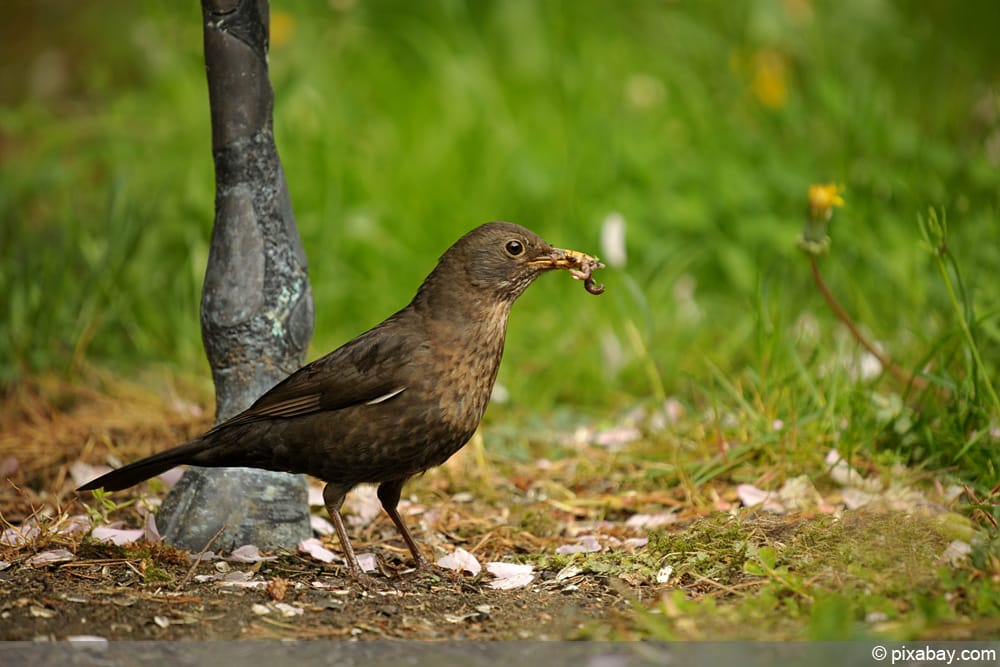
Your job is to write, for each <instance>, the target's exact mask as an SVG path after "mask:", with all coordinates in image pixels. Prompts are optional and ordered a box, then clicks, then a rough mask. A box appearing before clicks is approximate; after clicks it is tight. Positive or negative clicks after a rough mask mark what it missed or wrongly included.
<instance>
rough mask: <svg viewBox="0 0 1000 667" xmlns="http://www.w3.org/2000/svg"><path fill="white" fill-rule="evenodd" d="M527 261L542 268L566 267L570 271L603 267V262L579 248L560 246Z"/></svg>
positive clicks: (586, 270)
mask: <svg viewBox="0 0 1000 667" xmlns="http://www.w3.org/2000/svg"><path fill="white" fill-rule="evenodd" d="M528 263H529V264H531V265H532V266H537V267H539V268H543V269H567V270H569V271H571V272H572V271H574V270H576V271H584V272H589V271H593V270H595V269H603V268H604V264H602V263H601V260H599V259H598V258H596V257H591V256H590V255H588V254H586V253H582V252H580V251H579V250H563V249H562V248H552V249H551V250H550V251H549V252H547V253H545V254H544V255H539V256H538V257H536V258H535V259H533V260H531V261H530V262H528Z"/></svg>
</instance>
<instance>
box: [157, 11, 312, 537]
mask: <svg viewBox="0 0 1000 667" xmlns="http://www.w3.org/2000/svg"><path fill="white" fill-rule="evenodd" d="M202 12H203V17H204V31H205V67H206V71H207V73H208V93H209V104H210V107H211V117H212V154H213V156H214V159H215V180H216V196H215V224H214V227H213V229H212V245H211V250H210V252H209V258H208V268H207V270H206V272H205V286H204V292H203V294H202V300H201V330H202V339H203V341H204V344H205V350H206V352H207V354H208V360H209V363H210V364H211V366H212V377H213V379H214V381H215V399H216V421H217V422H218V421H222V420H224V419H227V418H229V417H231V416H233V415H235V414H237V413H239V412H241V411H242V410H244V409H245V408H247V407H249V406H250V404H251V403H253V401H254V400H255V399H256V398H257V397H258V396H260V395H261V394H263V393H264V392H265V391H267V390H268V389H270V388H271V387H272V386H274V385H275V384H277V383H278V382H279V381H281V380H282V379H284V378H285V377H286V376H287V375H288V374H289V373H291V372H292V371H294V370H295V369H297V368H298V367H299V366H301V365H302V364H303V362H304V361H305V353H306V349H307V346H308V344H309V339H310V337H311V336H312V328H313V302H312V293H311V291H310V289H309V280H308V274H307V270H306V257H305V252H304V251H303V249H302V242H301V240H300V239H299V235H298V231H297V229H296V227H295V218H294V215H293V213H292V205H291V200H290V199H289V196H288V187H287V185H286V183H285V176H284V172H283V171H282V168H281V162H280V160H279V158H278V151H277V149H276V147H275V144H274V135H273V126H272V110H273V106H274V92H273V90H272V89H271V84H270V81H269V79H268V67H267V51H268V15H269V10H268V1H267V0H202ZM157 522H158V524H159V527H160V531H161V533H162V534H163V536H164V539H166V540H167V542H169V543H171V544H174V545H176V546H180V547H183V548H188V549H201V548H203V547H204V546H205V544H206V543H208V542H209V540H212V538H213V537H215V541H214V542H213V543H212V548H213V549H214V550H217V551H218V550H230V549H233V548H235V547H237V546H241V545H243V544H256V545H258V546H260V547H282V546H283V547H290V546H294V545H295V544H297V543H298V542H299V541H300V540H302V539H305V538H306V537H309V536H310V534H311V533H310V528H309V507H308V502H307V495H306V484H305V479H304V478H303V477H302V476H299V475H288V474H284V473H274V472H267V471H264V470H254V469H250V468H215V469H210V468H190V469H189V470H188V471H187V472H186V473H185V474H184V476H183V477H182V478H181V480H180V482H178V484H177V485H176V486H175V487H174V488H173V489H172V490H171V492H170V494H169V495H168V496H167V498H166V499H165V500H164V501H163V506H162V507H161V509H160V512H159V514H158V516H157ZM220 530H221V531H222V532H221V533H220V532H219V531H220ZM217 533H218V537H216V534H217Z"/></svg>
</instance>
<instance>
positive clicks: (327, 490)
mask: <svg viewBox="0 0 1000 667" xmlns="http://www.w3.org/2000/svg"><path fill="white" fill-rule="evenodd" d="M345 497H347V491H345V490H344V489H343V487H340V486H334V485H333V484H327V485H326V486H325V487H324V488H323V502H324V503H325V504H326V511H327V513H328V514H329V515H330V520H331V521H333V527H334V528H335V529H336V531H337V537H338V538H339V539H340V548H341V549H342V550H343V552H344V560H345V561H346V562H347V569H348V570H350V571H351V576H352V577H354V578H355V579H357V580H358V581H360V582H361V583H367V582H368V575H366V574H365V573H364V571H363V570H362V569H361V564H360V563H358V557H357V556H355V555H354V548H353V547H351V541H350V540H349V539H348V538H347V529H346V528H345V527H344V519H343V517H341V516H340V508H341V506H343V504H344V498H345Z"/></svg>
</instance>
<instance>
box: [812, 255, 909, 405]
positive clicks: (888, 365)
mask: <svg viewBox="0 0 1000 667" xmlns="http://www.w3.org/2000/svg"><path fill="white" fill-rule="evenodd" d="M809 266H810V267H811V268H812V275H813V280H814V281H816V286H817V287H818V288H819V291H820V293H821V294H822V295H823V298H824V299H826V303H827V305H828V306H830V309H831V310H832V311H833V313H834V315H836V316H837V318H838V319H839V320H840V321H841V322H843V323H844V326H846V327H847V330H848V331H850V332H851V335H852V336H854V339H855V340H856V341H858V343H860V345H861V347H863V348H865V349H866V350H868V352H870V353H871V354H872V356H874V357H875V358H876V359H878V362H879V363H880V364H881V365H882V368H884V369H885V370H887V371H889V373H891V374H892V376H893V377H894V378H896V379H897V380H899V381H900V382H902V383H903V384H906V385H911V386H914V387H916V388H917V389H921V390H923V389H927V387H928V383H927V380H926V379H925V378H922V377H920V376H919V375H913V374H911V373H909V372H907V371H906V369H904V368H903V367H901V366H899V365H898V364H896V363H895V362H894V361H893V360H892V359H890V358H889V357H887V356H886V355H885V353H884V352H882V351H881V350H879V349H878V348H877V347H875V345H874V344H873V343H872V342H871V341H870V340H868V338H866V337H865V335H864V334H863V333H861V330H860V329H858V325H857V324H855V323H854V320H853V319H851V316H850V315H848V314H847V311H846V310H844V307H843V306H841V305H840V302H839V301H837V298H836V297H835V296H834V295H833V292H831V291H830V288H829V287H827V285H826V281H824V280H823V276H822V275H821V274H820V272H819V264H817V262H816V257H815V256H814V255H810V256H809Z"/></svg>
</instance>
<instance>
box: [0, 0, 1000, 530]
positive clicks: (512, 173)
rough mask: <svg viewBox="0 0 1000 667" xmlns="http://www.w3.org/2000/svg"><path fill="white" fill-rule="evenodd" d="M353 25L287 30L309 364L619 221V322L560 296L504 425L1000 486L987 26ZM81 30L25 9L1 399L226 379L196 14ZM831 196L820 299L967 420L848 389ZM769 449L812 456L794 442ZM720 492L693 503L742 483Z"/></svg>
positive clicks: (626, 16)
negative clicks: (534, 421) (433, 273)
mask: <svg viewBox="0 0 1000 667" xmlns="http://www.w3.org/2000/svg"><path fill="white" fill-rule="evenodd" d="M336 4H337V3H333V5H336ZM341 4H345V5H349V8H348V9H346V10H341V9H332V8H331V6H332V5H331V3H322V2H314V1H313V0H297V1H291V0H289V1H287V2H276V3H274V6H273V7H272V11H273V12H276V13H277V12H282V13H284V16H283V17H282V18H283V19H284V18H291V20H292V32H291V34H290V37H289V38H288V39H286V40H282V39H277V38H276V39H275V43H274V45H273V47H272V50H271V57H270V62H271V68H272V80H273V84H274V88H275V92H276V109H275V134H276V137H277V142H278V145H279V150H280V151H281V154H282V158H283V161H284V165H285V170H286V172H287V176H288V181H289V184H290V190H291V194H292V198H293V202H294V205H295V210H296V214H297V219H298V224H299V228H300V231H301V234H302V237H303V240H304V243H305V247H306V251H307V253H308V256H309V258H310V274H311V280H312V284H313V290H314V294H315V298H316V311H317V317H316V325H317V326H316V335H315V338H314V344H313V354H312V356H317V355H319V354H320V353H322V352H325V351H327V350H329V349H331V348H332V347H334V346H336V345H338V344H340V343H341V342H343V341H345V340H347V339H348V338H350V337H351V336H353V335H355V334H357V333H359V332H360V331H363V330H364V329H366V328H367V327H369V326H371V325H373V324H375V323H376V322H378V321H380V320H381V319H382V318H383V317H385V316H386V315H388V314H390V313H391V312H394V311H395V310H396V309H397V308H398V307H400V306H401V305H403V304H404V303H405V302H406V301H407V300H408V299H409V298H410V297H411V295H412V293H413V291H414V290H415V288H416V286H417V284H418V283H419V281H420V280H421V279H422V277H423V276H424V275H425V274H426V273H427V272H428V271H429V270H430V269H431V268H432V266H433V264H434V261H435V259H436V258H437V256H438V255H439V254H440V253H441V251H442V250H443V249H444V248H445V247H446V246H447V245H448V244H449V243H451V242H452V241H453V240H454V239H455V238H457V237H458V236H459V235H460V234H461V233H463V232H464V231H466V230H468V229H469V228H471V227H473V226H475V225H477V224H479V223H481V222H484V221H487V220H491V219H509V220H514V221H517V222H520V223H523V224H525V225H527V226H529V227H531V228H533V229H535V230H536V231H538V232H539V233H541V234H542V235H543V236H544V237H546V238H547V239H548V240H550V241H551V242H553V243H555V244H557V245H562V246H567V247H573V248H578V249H580V250H584V251H588V252H596V253H598V254H600V253H601V248H600V244H599V235H600V227H601V223H602V220H603V219H604V218H605V217H606V216H607V215H608V214H609V213H611V212H614V211H617V212H620V213H622V214H623V215H624V217H625V219H626V220H627V222H628V227H627V230H628V249H629V258H628V263H627V265H626V266H625V267H622V268H614V269H609V270H607V271H606V272H604V275H603V276H601V279H602V280H603V282H605V283H606V284H607V285H608V291H607V293H606V294H605V295H604V296H602V297H600V298H593V297H590V296H588V295H586V294H585V293H584V291H583V290H582V289H580V287H579V285H577V284H575V283H571V281H569V280H567V279H566V277H565V276H547V277H545V278H544V279H542V280H541V281H539V284H538V285H536V286H534V287H533V288H532V289H531V290H529V292H528V293H527V294H526V295H525V296H524V297H523V299H522V301H521V302H520V303H519V304H518V305H517V307H516V308H515V310H514V313H513V317H512V323H511V329H510V335H509V339H508V346H507V354H506V360H505V364H504V367H503V369H502V370H501V376H500V381H501V382H502V383H504V385H505V386H506V387H507V388H508V389H509V390H510V394H511V399H510V403H509V404H508V405H507V406H505V407H502V408H494V410H493V411H492V415H493V416H494V417H495V416H497V415H498V414H502V415H503V416H504V417H505V418H510V417H511V416H517V415H530V414H532V413H537V412H539V411H544V410H551V409H552V408H554V407H555V406H560V405H571V406H575V408H576V409H578V410H582V411H586V412H588V413H589V414H593V415H609V414H612V413H615V412H617V411H619V410H621V409H624V408H626V407H628V406H631V405H633V404H634V403H636V402H638V401H641V400H644V399H645V398H646V397H650V396H657V395H661V394H662V395H669V396H679V397H680V398H681V400H682V402H684V403H685V404H687V405H688V407H689V408H690V409H691V410H694V411H698V412H704V413H705V414H706V415H710V416H711V418H712V419H716V420H718V422H719V424H718V427H719V429H720V430H723V431H726V430H728V431H732V432H733V434H732V435H733V436H734V437H736V436H752V437H751V438H750V440H749V441H748V442H746V443H744V444H743V445H742V449H741V450H740V451H741V457H740V460H741V462H742V465H748V466H752V465H760V464H773V463H774V461H775V460H776V459H777V458H781V459H783V460H787V461H791V462H792V465H793V466H794V465H800V466H804V465H808V462H811V461H815V460H816V459H817V458H821V457H822V454H823V452H822V451H821V450H824V448H825V446H826V445H827V444H828V443H830V442H833V441H840V442H843V443H847V444H846V446H845V447H844V448H845V449H852V450H855V449H856V450H863V451H865V452H866V453H867V454H869V455H871V456H873V457H876V458H878V457H884V459H885V460H886V461H887V462H889V461H892V460H900V461H905V462H909V463H914V464H917V465H922V466H926V467H928V468H931V469H935V470H941V469H945V470H948V471H950V472H952V473H954V474H956V475H957V476H958V477H959V478H960V479H962V480H965V481H968V482H970V483H972V484H973V485H974V486H975V487H976V488H978V489H979V490H980V491H985V490H988V489H989V488H991V487H993V486H994V485H995V484H996V483H997V482H998V481H1000V473H998V470H997V460H996V459H997V457H996V455H995V451H996V448H997V446H998V445H997V440H998V436H997V433H996V429H997V428H998V423H997V420H998V418H1000V416H998V415H997V412H996V409H995V406H993V405H992V403H991V401H990V399H989V396H988V392H987V391H986V390H985V385H984V384H983V379H984V378H995V377H997V370H998V352H997V350H1000V346H998V345H997V342H998V338H1000V329H998V325H997V322H998V320H997V312H998V311H997V306H998V303H1000V299H998V295H1000V287H998V286H997V283H996V281H995V280H994V279H993V273H994V272H995V267H996V266H997V265H998V264H1000V244H998V243H997V242H996V241H997V239H998V238H1000V222H998V217H997V214H996V210H997V204H998V199H997V198H998V194H997V193H998V190H997V188H996V163H997V162H998V161H1000V155H998V149H997V137H998V136H1000V97H998V93H997V79H996V72H995V63H996V62H997V59H998V57H1000V45H998V43H997V41H996V40H995V39H994V38H993V36H992V33H990V31H989V30H990V29H989V26H994V25H997V22H998V21H1000V6H998V5H997V4H996V3H995V2H989V1H987V0H983V1H981V2H966V3H962V5H961V7H957V6H954V4H953V3H947V2H931V1H928V2H910V1H903V0H898V1H895V2H890V1H884V2H869V1H867V0H865V1H860V0H859V1H853V2H818V1H817V2H807V1H805V0H803V1H802V2H779V1H777V0H774V1H771V2H752V3H751V2H747V3H731V2H724V1H721V0H720V1H717V2H698V3H661V2H652V1H642V2H632V3H625V4H620V3H619V4H614V3H597V2H582V3H575V2H539V3H535V2H526V1H518V0H505V1H503V2H459V1H457V0H452V1H441V2H426V3H404V2H385V1H384V2H358V3H353V4H352V3H341ZM61 6H62V9H63V11H62V13H61V14H59V15H60V16H62V19H63V20H62V21H56V22H54V23H53V22H51V21H49V20H48V19H47V18H46V17H43V16H41V14H40V10H37V9H35V8H34V4H33V3H30V2H21V3H18V4H16V5H15V6H14V7H13V8H12V9H11V10H10V11H9V12H8V14H9V18H10V20H9V21H8V28H7V29H8V30H10V31H12V32H16V34H17V41H16V42H10V41H8V44H9V45H8V46H7V47H5V48H7V49H15V48H16V52H17V62H18V63H19V65H18V66H17V67H14V66H10V65H8V66H5V69H3V70H2V71H0V77H2V78H3V80H2V83H3V84H4V85H2V86H0V90H2V91H3V92H0V100H2V102H3V106H2V108H0V216H2V220H0V258H2V272H0V294H2V295H3V302H4V305H3V307H2V308H0V339H2V340H5V341H9V344H7V345H5V346H4V347H3V350H2V351H0V378H2V380H3V381H4V382H6V383H10V382H16V381H17V380H18V378H20V377H22V376H24V375H25V374H31V373H45V372H59V373H69V374H71V375H72V374H73V373H75V372H77V371H78V370H79V369H80V368H82V367H84V366H85V365H87V364H99V365H103V366H110V367H112V368H116V369H119V370H120V371H121V372H124V373H131V372H134V371H135V370H136V369H138V368H141V367H143V366H146V365H149V364H157V363H161V362H167V363H169V364H173V365H175V366H176V367H178V368H184V369H187V370H188V371H190V372H193V373H199V374H202V375H203V376H206V377H207V370H206V366H205V362H204V361H203V359H202V354H201V342H200V333H199V328H198V300H199V293H200V283H201V279H202V275H203V271H204V264H205V261H206V258H207V249H208V241H209V235H210V231H211V230H210V227H211V219H212V205H213V181H212V178H213V173H212V164H211V155H210V150H209V129H208V112H207V99H206V90H205V82H204V72H203V63H202V60H201V41H200V40H201V34H200V14H199V12H198V11H197V9H196V6H195V5H194V4H191V3H188V4H183V3H174V2H167V1H163V0H161V1H160V2H148V3H143V5H142V6H141V7H140V8H135V9H134V10H133V11H130V12H127V13H125V12H120V11H117V10H114V9H112V7H113V6H114V5H113V4H112V3H110V2H96V3H86V4H80V3H73V2H68V1H66V2H63V3H61ZM795 8H798V10H796V9H795ZM57 13H58V12H57ZM84 35H87V36H88V37H86V38H84ZM10 61H11V60H10V59H8V62H10ZM825 181H836V182H839V183H842V184H844V185H845V187H846V193H845V198H846V200H847V206H846V207H845V208H844V209H842V210H840V211H838V213H837V215H836V217H835V220H834V223H833V227H832V230H831V235H832V237H833V245H832V250H831V253H830V255H829V256H827V257H825V258H823V259H822V260H821V266H822V269H823V272H824V275H825V277H826V280H827V282H828V283H829V284H830V286H831V288H832V289H833V290H834V291H835V292H836V293H837V295H838V297H839V298H840V299H841V301H842V302H843V303H844V305H845V307H846V308H847V310H848V311H849V312H850V313H852V315H853V316H854V317H855V318H856V319H857V320H858V321H859V322H861V323H862V325H863V326H864V327H865V329H866V330H867V331H868V332H869V333H870V334H871V336H872V337H873V338H875V339H876V340H877V341H879V342H880V344H881V345H883V346H884V348H885V349H886V350H887V351H888V352H889V353H890V355H891V356H892V357H893V358H894V359H895V360H896V361H897V363H899V364H900V365H902V366H903V367H905V368H908V369H911V370H912V369H918V368H923V367H927V368H928V374H929V375H930V376H931V377H932V379H933V381H934V384H935V386H941V387H945V388H947V389H948V391H949V394H948V398H947V399H943V398H941V397H940V396H939V395H937V394H933V395H930V394H927V395H923V396H918V395H915V394H914V393H912V392H907V390H906V387H901V386H898V385H897V384H894V383H893V382H892V381H891V380H890V379H887V378H883V379H869V380H865V381H858V380H857V379H856V378H855V377H853V375H852V374H851V373H850V372H849V370H846V367H847V366H849V365H850V364H851V363H853V362H852V360H853V359H854V357H855V355H856V352H857V347H856V345H854V344H853V342H851V341H850V340H846V339H845V338H844V335H843V329H842V327H841V326H840V325H839V324H838V323H837V322H836V320H835V319H834V318H833V317H832V315H831V314H830V313H829V312H827V310H826V308H825V304H824V303H823V301H822V299H821V298H820V296H819V294H818V293H817V292H816V290H815V288H814V286H813V285H812V283H811V281H810V278H809V273H808V265H807V262H806V261H805V259H804V258H803V257H802V256H801V255H800V253H799V252H798V250H797V249H796V246H795V241H796V238H797V235H798V232H799V229H800V227H801V225H802V222H803V216H804V209H805V192H806V188H807V186H808V185H809V184H810V183H813V182H825ZM930 207H935V208H936V209H937V210H939V211H943V212H945V213H946V215H947V219H948V220H949V223H950V229H949V236H948V248H949V251H950V253H951V257H953V258H954V260H955V263H956V266H958V267H960V271H961V275H962V278H963V283H962V284H963V285H964V292H962V293H961V295H959V296H957V298H960V299H961V304H960V306H961V307H960V309H959V310H960V311H961V312H956V309H955V307H954V303H953V299H952V295H951V294H949V289H948V283H947V282H946V281H944V280H943V279H942V274H941V273H940V271H939V267H938V264H937V261H936V258H935V256H934V255H933V254H932V253H930V252H928V251H927V250H926V249H924V248H923V247H922V246H921V241H922V236H921V230H920V227H919V226H918V222H917V220H918V217H919V216H924V217H925V218H926V216H927V211H928V209H929V208H930ZM948 271H951V272H952V273H950V274H948V275H951V276H952V280H954V267H949V268H948ZM953 287H954V284H953ZM963 322H964V323H965V324H967V325H968V329H967V330H966V329H965V328H964V325H963ZM973 350H976V351H977V354H978V357H977V358H976V359H974V360H972V361H970V359H972V356H973V352H972V351H973ZM887 406H888V407H887ZM727 416H728V417H727ZM730 417H732V419H730ZM524 419H529V417H524ZM774 419H781V420H783V421H784V422H785V423H787V424H794V425H796V427H801V428H802V429H804V431H803V432H805V433H807V434H808V438H807V439H803V440H802V441H795V442H779V436H776V435H773V434H771V435H767V434H768V433H770V431H768V430H767V429H764V428H762V427H763V425H766V424H768V423H770V422H771V421H773V420H774ZM706 428H713V427H712V426H710V425H707V426H706ZM991 429H992V430H991ZM758 436H759V438H758ZM776 447H777V448H778V449H775V448H776ZM704 466H705V467H704V468H702V469H700V470H690V471H688V473H689V474H690V475H691V479H693V480H695V481H699V480H700V481H704V480H706V479H711V478H713V477H715V476H718V475H731V474H734V472H733V468H732V466H731V465H730V464H729V463H727V464H725V465H722V464H721V463H720V464H714V463H712V462H707V463H705V464H704ZM992 511H993V513H994V515H995V514H996V513H997V512H996V510H995V509H994V510H992Z"/></svg>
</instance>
